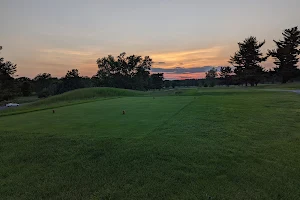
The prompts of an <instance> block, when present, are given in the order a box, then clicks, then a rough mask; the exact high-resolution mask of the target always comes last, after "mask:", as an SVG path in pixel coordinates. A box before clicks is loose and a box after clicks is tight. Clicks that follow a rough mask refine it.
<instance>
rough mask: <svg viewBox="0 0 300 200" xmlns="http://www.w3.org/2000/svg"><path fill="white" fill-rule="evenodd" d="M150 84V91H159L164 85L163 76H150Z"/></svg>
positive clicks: (160, 74) (159, 74)
mask: <svg viewBox="0 0 300 200" xmlns="http://www.w3.org/2000/svg"><path fill="white" fill-rule="evenodd" d="M150 80H151V81H150V83H151V89H161V88H163V85H164V74H163V73H157V74H151V78H150Z"/></svg>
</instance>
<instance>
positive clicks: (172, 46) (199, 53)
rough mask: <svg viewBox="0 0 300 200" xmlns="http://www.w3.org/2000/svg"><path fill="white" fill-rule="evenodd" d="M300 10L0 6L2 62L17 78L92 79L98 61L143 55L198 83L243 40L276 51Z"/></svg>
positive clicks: (201, 4)
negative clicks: (71, 73)
mask: <svg viewBox="0 0 300 200" xmlns="http://www.w3.org/2000/svg"><path fill="white" fill-rule="evenodd" d="M299 8H300V1H299V0H286V1H283V0H226V1H225V0H209V1H207V0H185V1H183V0H180V1H179V0H168V1H167V0H147V1H144V0H127V1H123V0H107V1H106V0H105V1H104V0H86V1H83V0H81V1H79V0H52V1H49V0H26V1H25V0H1V3H0V25H1V28H0V46H3V50H2V51H1V57H4V58H5V60H10V61H12V62H14V63H16V64H17V66H18V71H17V75H19V76H28V77H31V78H33V77H34V76H36V75H37V74H38V73H42V72H47V73H51V74H52V75H53V76H58V77H61V76H64V75H65V74H66V72H67V71H68V70H70V69H73V68H77V69H79V72H80V73H81V75H87V76H92V75H94V74H96V72H97V65H96V60H97V58H99V57H103V56H107V55H109V54H111V55H114V56H117V55H118V54H119V53H121V52H126V53H127V54H136V55H143V56H146V55H149V56H150V57H151V58H152V59H153V61H154V62H155V63H154V65H153V72H165V78H168V79H182V78H200V77H203V74H204V72H205V71H206V70H207V69H209V67H207V66H224V65H228V62H227V61H228V60H229V57H230V55H233V54H234V52H235V51H236V50H237V47H238V46H237V42H240V41H242V40H244V39H245V38H246V37H248V36H251V35H253V36H256V37H257V38H258V40H259V41H262V40H264V39H265V40H266V45H265V46H264V47H263V51H264V52H266V50H267V49H268V48H274V43H273V42H272V40H273V39H276V40H277V39H280V38H281V32H282V31H283V30H284V29H285V28H291V27H293V26H298V25H300V12H299ZM264 66H265V67H266V68H270V67H272V66H273V64H272V60H269V61H268V62H267V63H265V64H264Z"/></svg>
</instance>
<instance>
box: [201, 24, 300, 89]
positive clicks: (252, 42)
mask: <svg viewBox="0 0 300 200" xmlns="http://www.w3.org/2000/svg"><path fill="white" fill-rule="evenodd" d="M282 35H283V40H278V41H276V40H274V43H275V45H276V49H272V50H268V52H267V54H266V55H263V53H262V52H261V48H262V46H263V45H264V44H265V41H263V42H259V41H257V39H256V37H253V36H251V37H248V38H246V39H245V40H244V41H243V42H240V43H238V47H239V50H238V51H237V52H236V53H235V54H234V55H233V56H231V57H230V60H229V63H230V64H231V65H232V67H229V66H228V67H221V69H220V72H219V73H218V72H217V70H216V69H214V68H213V69H211V70H209V71H208V72H207V73H206V79H207V81H208V83H209V84H210V85H211V86H213V85H214V84H215V78H216V77H219V79H220V80H219V83H221V84H223V85H233V84H234V85H246V86H247V85H251V86H255V85H257V84H258V83H260V82H265V81H267V82H268V81H269V82H272V83H274V82H281V83H287V82H288V81H292V80H295V79H296V78H297V77H300V71H299V69H298V68H297V67H298V66H297V64H298V61H299V57H298V56H299V55H300V49H299V45H300V31H299V30H298V27H293V28H291V29H286V30H284V32H283V33H282ZM269 57H272V58H273V59H274V64H275V66H276V67H275V68H274V69H270V70H264V68H263V67H262V65H261V63H263V62H265V61H266V60H267V59H268V58H269Z"/></svg>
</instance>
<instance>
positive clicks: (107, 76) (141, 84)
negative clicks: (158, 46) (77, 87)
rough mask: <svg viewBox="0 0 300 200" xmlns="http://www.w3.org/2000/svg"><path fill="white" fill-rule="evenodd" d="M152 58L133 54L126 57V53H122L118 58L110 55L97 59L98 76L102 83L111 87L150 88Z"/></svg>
mask: <svg viewBox="0 0 300 200" xmlns="http://www.w3.org/2000/svg"><path fill="white" fill-rule="evenodd" d="M152 63H153V62H152V59H151V58H150V57H149V56H146V57H144V59H143V58H142V57H141V56H136V55H131V56H127V57H126V53H121V54H120V55H119V56H118V57H117V59H115V58H114V57H113V56H111V55H109V56H107V57H104V58H99V59H98V60H97V64H98V68H99V70H98V73H97V75H96V76H95V77H98V78H99V80H100V84H101V85H103V86H109V87H118V88H127V89H139V90H144V89H147V88H148V85H149V84H148V80H149V75H150V69H151V65H152Z"/></svg>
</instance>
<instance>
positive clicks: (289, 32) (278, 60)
mask: <svg viewBox="0 0 300 200" xmlns="http://www.w3.org/2000/svg"><path fill="white" fill-rule="evenodd" d="M282 35H283V40H279V41H275V40H274V42H275V44H276V46H277V48H276V49H274V50H269V51H268V55H270V56H272V57H273V58H275V62H274V64H275V65H277V66H278V67H277V68H275V71H276V72H277V73H278V75H279V76H280V77H281V82H282V83H286V82H288V81H289V80H291V79H292V78H294V77H296V76H297V74H298V71H299V70H298V69H297V63H298V61H299V58H298V56H299V55H300V49H299V45H300V31H299V30H298V27H294V28H291V29H286V30H284V32H283V33H282Z"/></svg>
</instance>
